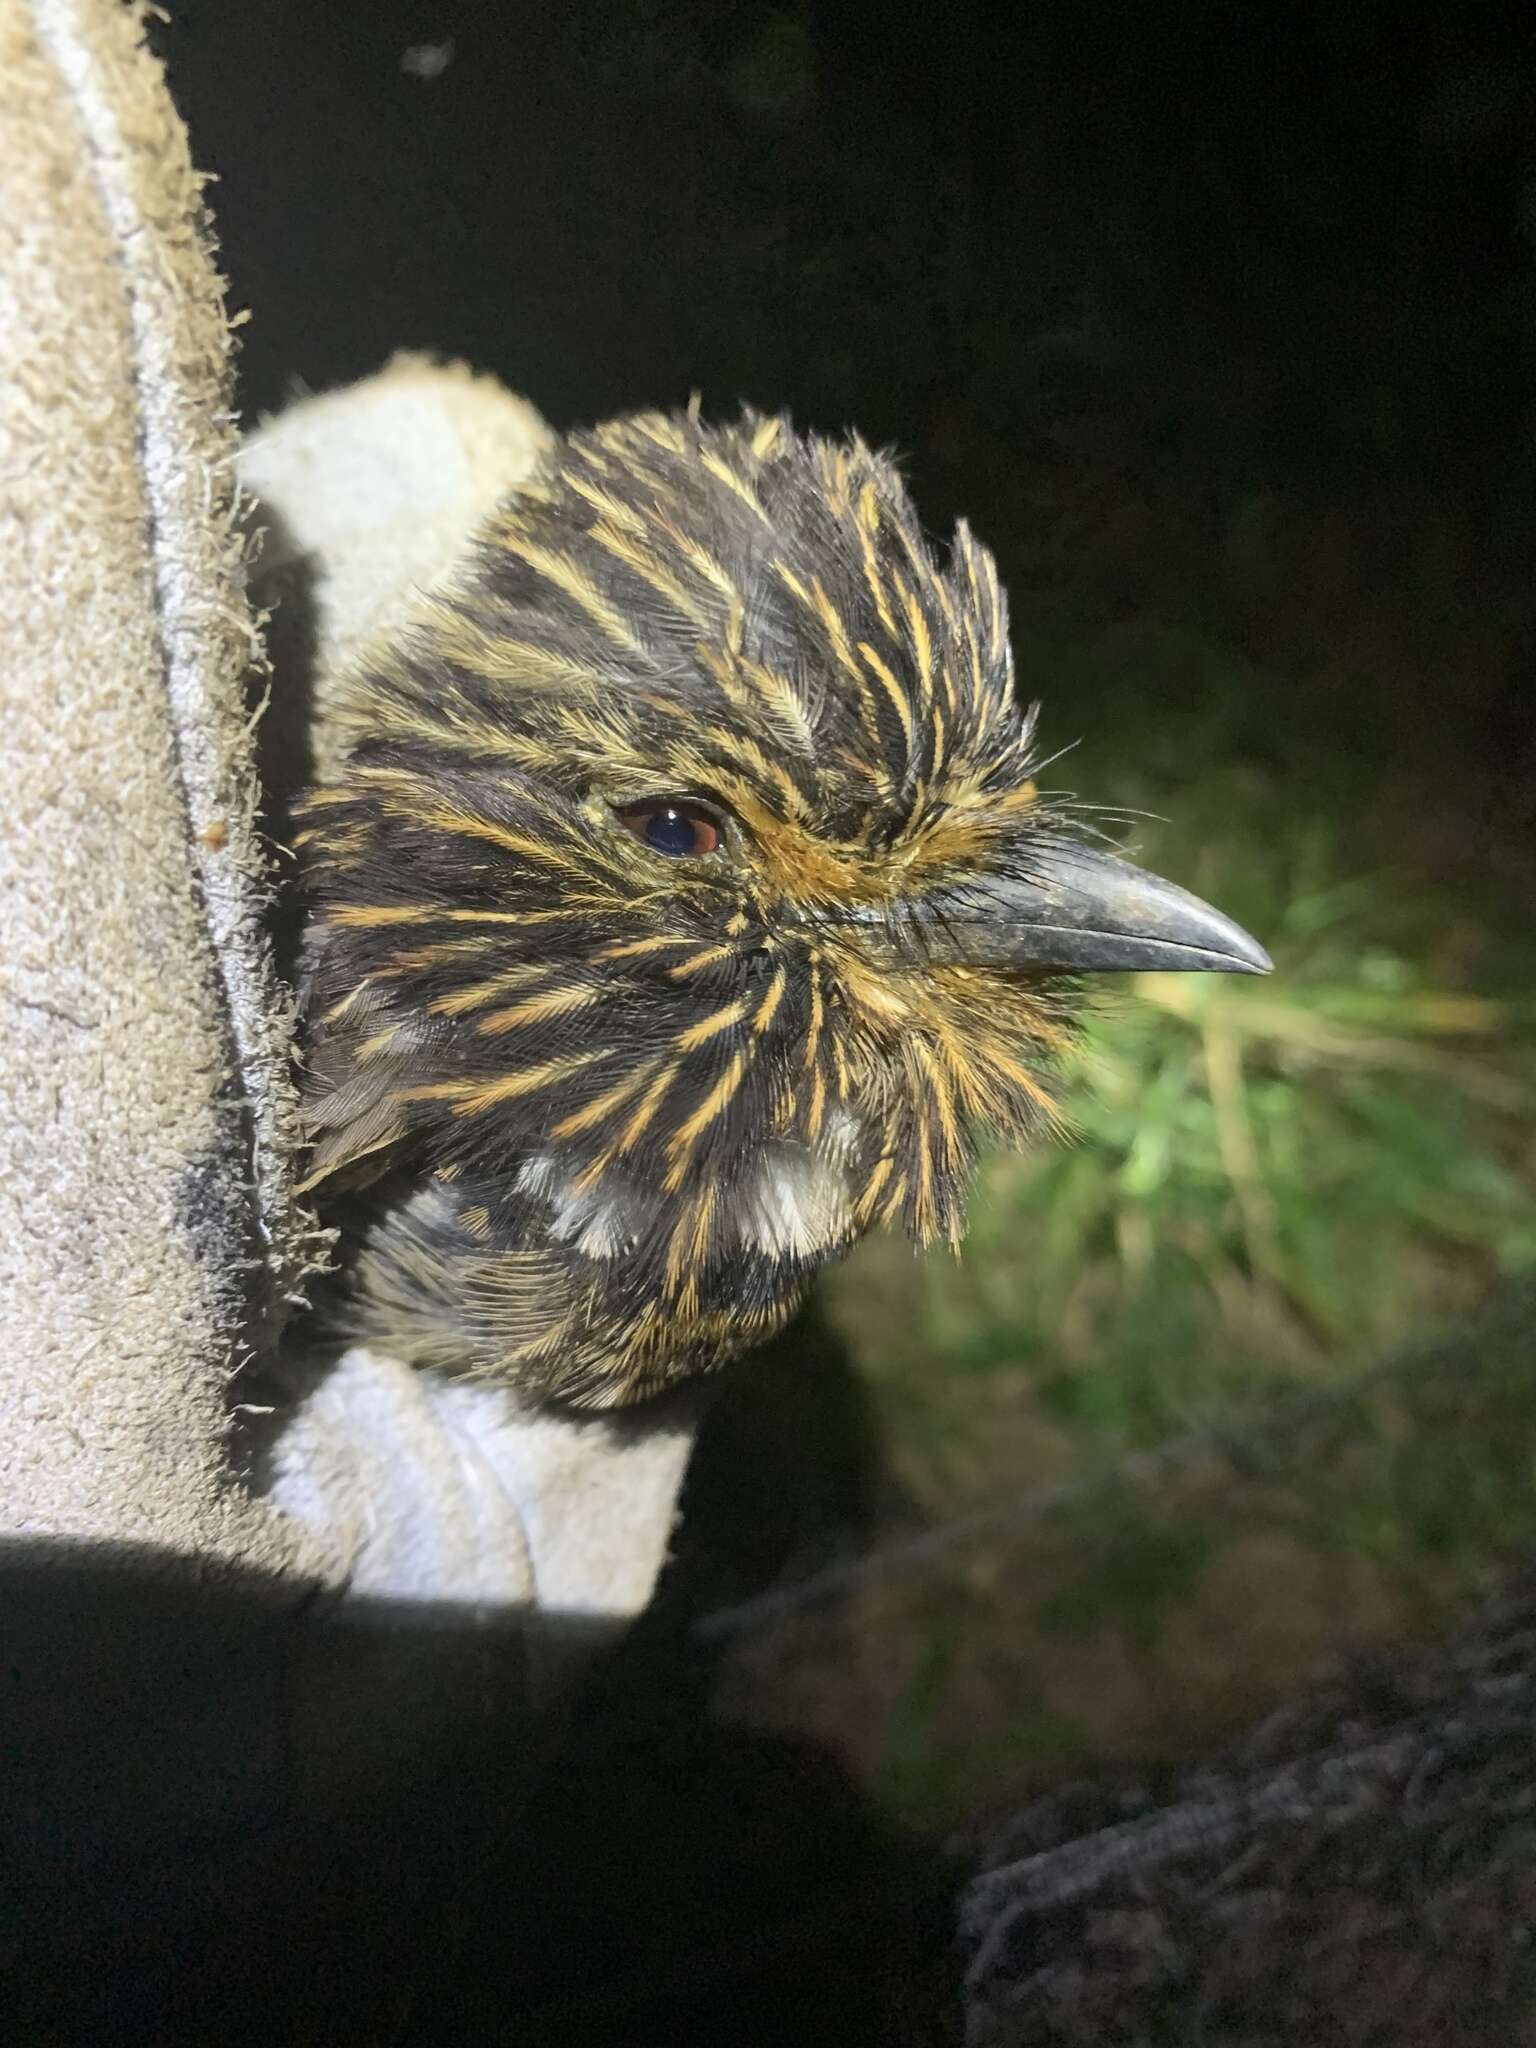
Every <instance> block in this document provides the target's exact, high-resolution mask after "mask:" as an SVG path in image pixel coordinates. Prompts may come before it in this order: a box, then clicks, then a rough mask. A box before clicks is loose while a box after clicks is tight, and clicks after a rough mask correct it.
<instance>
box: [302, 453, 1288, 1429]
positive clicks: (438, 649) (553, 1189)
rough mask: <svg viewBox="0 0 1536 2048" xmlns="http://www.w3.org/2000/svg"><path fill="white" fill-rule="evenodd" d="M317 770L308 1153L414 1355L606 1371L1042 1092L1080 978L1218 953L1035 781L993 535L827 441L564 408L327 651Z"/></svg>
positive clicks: (763, 1311)
mask: <svg viewBox="0 0 1536 2048" xmlns="http://www.w3.org/2000/svg"><path fill="white" fill-rule="evenodd" d="M348 722H349V732H350V741H351V744H350V752H349V755H348V758H347V760H346V763H345V767H344V770H343V772H342V774H341V776H340V777H339V779H338V780H337V782H336V783H335V785H334V786H332V787H329V788H324V789H320V790H317V791H314V792H313V793H312V794H311V797H310V799H309V802H308V812H309V819H308V827H307V830H306V832H305V834H304V835H303V840H304V850H305V852H306V855H307V860H308V866H309V873H310V878H311V889H312V896H313V904H314V910H313V918H312V927H311V939H310V955H309V958H310V965H309V982H310V987H309V998H308V1014H309V1019H310V1038H311V1045H310V1053H309V1060H310V1068H309V1072H310V1087H309V1115H310V1122H311V1131H312V1136H313V1139H314V1146H315V1150H314V1167H313V1173H314V1178H315V1179H316V1180H317V1181H321V1180H327V1179H329V1180H336V1181H340V1182H344V1183H346V1182H350V1183H352V1184H354V1185H355V1184H358V1183H361V1182H373V1183H374V1184H375V1185H376V1187H378V1188H379V1189H380V1190H381V1193H380V1196H379V1209H378V1214H377V1216H376V1218H375V1220H374V1222H373V1224H372V1225H371V1227H370V1229H369V1231H368V1233H367V1236H366V1242H365V1245H364V1249H363V1252H362V1254H361V1257H360V1262H359V1267H358V1274H359V1278H358V1284H357V1300H358V1302H359V1303H360V1304H361V1305H362V1310H363V1312H364V1314H365V1320H367V1321H369V1324H370V1327H372V1328H373V1329H374V1330H375V1333H376V1334H378V1333H379V1326H380V1323H381V1322H382V1323H383V1324H385V1325H388V1326H389V1328H388V1330H387V1332H386V1334H388V1335H389V1336H390V1337H391V1340H392V1341H394V1342H395V1343H396V1344H397V1346H399V1347H400V1348H404V1349H406V1350H407V1352H408V1353H411V1354H412V1355H419V1356H423V1357H432V1358H435V1359H439V1360H440V1361H441V1362H447V1363H451V1362H453V1360H454V1358H455V1357H456V1358H457V1359H458V1362H460V1363H462V1364H466V1365H468V1366H470V1367H473V1368H476V1369H480V1370H486V1371H502V1372H506V1373H508V1374H510V1375H512V1376H513V1377H515V1378H518V1379H520V1380H522V1381H523V1382H524V1383H525V1384H527V1385H530V1386H532V1387H534V1388H535V1389H537V1390H540V1391H551V1392H555V1393H562V1394H566V1395H571V1396H574V1397H576V1398H580V1399H586V1400H592V1401H598V1402H605V1401H611V1400H615V1399H627V1398H632V1397H634V1396H635V1395H636V1394H639V1393H643V1392H644V1391H646V1390H647V1389H648V1388H649V1387H650V1386H653V1385H655V1384H658V1383H660V1382H662V1381H664V1380H666V1379H668V1378H670V1377H674V1376H675V1375H676V1374H677V1373H679V1372H684V1371H688V1370H691V1369H694V1368H696V1367H698V1366H701V1365H707V1364H711V1363H714V1362H716V1361H717V1360H718V1359H719V1358H721V1357H722V1356H725V1355H728V1354H729V1353H730V1352H731V1351H733V1350H736V1349H739V1348H741V1347H742V1345H744V1344H745V1343H747V1342H750V1341H752V1339H753V1338H755V1337H756V1336H759V1335H761V1334H764V1333H766V1331H767V1330H769V1329H771V1328H772V1327H773V1325H774V1324H775V1323H776V1322H777V1321H778V1320H781V1319H782V1316H783V1315H784V1314H785V1313H787V1311H788V1309H789V1307H791V1306H792V1305H793V1303H794V1301H795V1300H796V1299H797V1298H798V1295H799V1293H800V1291H801V1290H802V1288H803V1286H804V1284H805V1281H806V1279H807V1277H808V1276H809V1274H810V1273H811V1272H813V1271H814V1269H815V1267H816V1266H817V1265H818V1264H819V1263H820V1262H821V1261H822V1260H824V1259H825V1258H826V1257H827V1256H828V1255H829V1254H831V1253H833V1252H835V1251H838V1250H840V1249H842V1248H844V1247H845V1246H846V1245H847V1244H849V1243H850V1242H851V1241H852V1240H853V1239H854V1238H855V1237H856V1236H857V1235H858V1234H859V1233H860V1232H861V1231H863V1230H864V1229H866V1228H868V1227H869V1226H870V1225H872V1224H874V1223H877V1222H881V1221H885V1220H893V1221H899V1222H901V1223H903V1224H904V1225H905V1226H906V1227H907V1228H908V1229H909V1230H910V1231H911V1232H912V1233H913V1234H914V1236H916V1237H918V1238H919V1239H922V1240H927V1239H929V1238H932V1237H935V1236H948V1237H951V1238H953V1237H956V1236H957V1235H958V1232H959V1228H960V1219H961V1205H962V1200H963V1194H964V1189H965V1186H966V1182H967V1179H968V1175H969V1170H970V1167H971V1163H972V1158H973V1150H974V1144H975V1139H976V1135H977V1133H978V1132H979V1131H982V1130H992V1131H994V1132H999V1133H1001V1134H1002V1135H1004V1136H1006V1137H1009V1138H1013V1139H1022V1138H1024V1137H1025V1136H1027V1135H1028V1134H1029V1133H1030V1132H1031V1131H1032V1130H1034V1129H1036V1128H1038V1127H1039V1126H1040V1125H1041V1124H1042V1123H1043V1122H1046V1121H1048V1120H1049V1118H1050V1116H1051V1108H1050V1103H1049V1100H1048V1097H1047V1093H1046V1090H1045V1086H1044V1082H1043V1079H1042V1075H1043V1073H1044V1072H1045V1071H1047V1070H1048V1068H1049V1065H1050V1060H1051V1055H1052V1054H1053V1053H1054V1052H1055V1051H1056V1050H1057V1049H1058V1048H1059V1047H1060V1046H1061V1044H1062V1043H1063V1041H1064V1038H1065V1036H1066V1034H1067V1032H1068V1031H1069V1029H1070V1021H1071V1014H1072V1009H1073V993H1074V987H1075V981H1074V977H1075V976H1076V975H1077V974H1079V973H1081V972H1082V971H1084V970H1093V969H1101V968H1113V967H1117V966H1140V965H1163V966H1199V967H1215V968H1229V969H1249V970H1256V969H1259V968H1261V967H1262V966H1264V965H1266V964H1267V962H1266V961H1265V959H1264V956H1263V954H1262V952H1261V950H1260V949H1259V948H1257V947H1256V946H1255V945H1254V943H1253V941H1252V940H1250V939H1248V938H1247V937H1246V935H1244V934H1243V933H1241V932H1239V931H1238V930H1237V928H1236V927H1235V926H1232V925H1230V924H1229V923H1228V922H1227V921H1226V920H1225V919H1223V918H1221V917H1220V916H1219V914H1218V913H1216V912H1214V911H1212V910H1210V909H1209V907H1208V906H1206V905H1204V904H1201V903H1200V902H1199V901H1198V900H1197V899H1195V898H1193V897H1189V896H1186V895H1185V894H1184V893H1183V892H1182V891H1179V890H1176V889H1174V888H1173V887H1172V886H1171V885H1169V884H1166V883H1162V882H1159V881H1157V880H1156V879H1155V878H1153V877H1150V876H1147V875H1144V874H1142V873H1141V871H1139V870H1137V869H1134V868H1132V867H1130V866H1129V865H1128V864H1126V863H1124V862H1121V861H1118V860H1116V859H1114V858H1113V857H1112V856H1109V855H1107V854H1105V853H1102V852H1100V851H1098V850H1097V849H1095V848H1093V847H1091V846H1090V845H1088V844H1086V843H1084V841H1083V839H1082V838H1081V836H1074V835H1073V833H1072V831H1071V828H1070V818H1069V817H1068V816H1067V815H1066V814H1065V813H1064V812H1063V811H1062V810H1061V809H1060V808H1058V807H1054V806H1052V805H1051V804H1050V803H1049V802H1048V801H1047V800H1045V799H1044V798H1042V796H1041V795H1040V793H1039V792H1038V791H1037V789H1036V787H1035V783H1034V779H1033V773H1034V757H1033V742H1032V728H1033V720H1032V715H1031V714H1029V713H1027V712H1026V711H1025V709H1024V708H1023V707H1022V706H1021V705H1020V703H1019V702H1018V698H1017V695H1016V692H1015V688H1014V678H1013V666H1012V657H1011V654H1010V651H1009V644H1008V630H1007V608H1006V603H1005V600H1004V596H1003V593H1002V590H1001V587H1000V585H999V582H998V577H997V571H996V567H995V565H994V563H993V561H992V558H991V556H990V554H988V552H987V551H986V549H985V548H983V547H981V546H980V545H978V543H977V542H976V541H975V540H974V539H973V538H972V537H971V535H970V533H969V532H968V530H967V529H966V528H965V527H964V526H962V527H961V528H960V529H959V530H958V532H957V534H956V536H955V541H954V544H953V547H952V549H951V550H950V551H949V554H948V557H947V559H946V560H944V561H941V560H940V559H939V558H938V556H937V555H936V554H935V552H934V550H933V549H932V547H931V546H930V545H929V543H928V542H927V540H926V539H925V537H924V536H923V534H922V531H921V529H920V527H919V525H918V523H917V519H916V516H915V513H914V511H913V508H912V504H911V501H910V499H909V498H908V496H907V493H906V491H905V489H904V487H903V485H902V483H901V480H900V478H899V476H898V475H897V472H896V471H895V469H894V468H893V466H892V465H891V464H890V462H889V461H887V460H886V459H885V458H884V457H882V456H880V455H878V454H876V453H874V452H872V451H871V450H870V449H868V448H867V447H866V446H864V444H863V443H862V442H860V441H859V440H857V439H856V438H854V439H848V440H844V441H828V440H822V439H818V438H815V437H806V436H798V435H796V434H795V433H794V432H793V431H792V429H791V428H790V426H789V424H788V422H787V421H785V420H783V419H781V418H763V417H759V416H756V415H753V414H750V413H748V414H746V415H745V416H744V417H743V418H742V419H741V420H740V421H739V422H738V423H736V424H734V425H731V426H727V427H710V426H707V425H705V424H704V423H703V422H702V421H701V420H700V419H699V418H697V417H696V415H695V414H693V413H689V414H685V415H676V416H663V415H643V416H638V417H634V418H628V419H623V420H618V421H615V422H612V423H610V424H608V425H606V426H601V427H598V428H596V429H594V430H592V431H591V432H587V433H580V434H575V435H572V436H571V437H570V438H569V439H568V440H567V441H565V442H564V443H563V444H561V446H560V447H559V449H558V451H557V454H556V457H555V459H554V461H553V462H552V464H551V465H550V467H549V469H548V471H547V473H546V474H545V476H544V477H543V478H542V479H541V480H540V481H539V482H538V483H537V484H536V485H534V486H532V487H525V488H523V489H521V490H520V491H519V492H518V493H517V494H516V495H515V496H514V497H512V498H509V499H508V500H507V501H506V502H505V503H504V504H503V506H502V507H501V508H500V509H499V511H498V512H497V513H496V515H495V516H494V518H493V519H492V520H491V522H490V523H489V525H488V526H487V527H486V529H485V530H484V531H483V532H482V533H481V534H480V535H479V536H478V537H477V539H476V540H475V542H474V543H473V545H472V547H471V548H470V550H469V551H468V553H467V555H466V557H465V560H464V562H463V564H462V565H461V567H460V569H459V571H458V573H457V574H456V575H455V576H454V577H453V578H452V580H451V581H450V583H449V584H448V586H447V587H445V588H443V589H441V590H439V591H437V592H436V593H434V594H433V595H432V596H431V597H430V598H429V599H427V600H426V601H424V602H423V604H422V605H421V606H420V608H419V610H418V612H417V614H416V616H415V618H414V620H413V621H412V623H411V624H410V625H409V627H408V628H407V629H406V630H405V631H403V632H402V633H401V634H400V635H399V636H398V637H397V638H396V639H395V641H394V642H393V644H392V645H391V646H389V647H388V648H387V649H385V650H383V651H382V652H380V653H376V654H375V655H374V656H373V657H372V658H371V659H370V660H369V661H368V662H367V663H366V664H365V666H364V667H363V668H361V669H360V670H359V671H358V673H357V674H356V675H355V676H354V677H353V679H352V682H351V685H350V694H349V704H348Z"/></svg>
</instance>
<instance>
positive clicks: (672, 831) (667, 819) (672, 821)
mask: <svg viewBox="0 0 1536 2048" xmlns="http://www.w3.org/2000/svg"><path fill="white" fill-rule="evenodd" d="M699 837H700V834H699V828H698V826H697V825H696V824H695V822H694V820H693V819H692V818H690V817H689V815H688V813H687V812H686V811H680V810H679V809H678V808H677V806H676V805H675V804H662V805H661V806H660V807H659V808H658V809H657V810H655V811H653V812H652V813H651V818H650V822H649V824H647V826H646V828H645V843H646V845H647V846H654V847H655V849H656V851H657V852H658V853H670V854H689V853H694V852H696V851H697V850H698V842H699Z"/></svg>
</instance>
